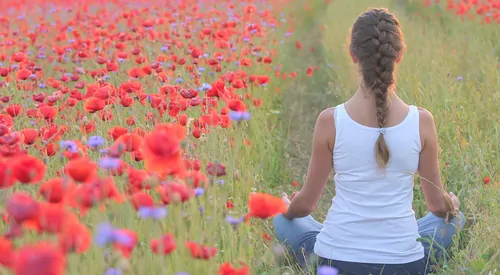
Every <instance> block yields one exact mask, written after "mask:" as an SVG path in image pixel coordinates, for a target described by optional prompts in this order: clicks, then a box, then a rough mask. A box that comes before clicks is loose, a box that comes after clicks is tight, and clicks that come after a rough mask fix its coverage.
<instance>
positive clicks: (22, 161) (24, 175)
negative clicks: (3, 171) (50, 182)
mask: <svg viewBox="0 0 500 275" xmlns="http://www.w3.org/2000/svg"><path fill="white" fill-rule="evenodd" d="M45 171H46V167H45V164H44V163H43V161H41V160H39V159H37V158H35V157H33V156H30V155H21V156H17V157H15V158H14V159H13V160H12V172H13V174H14V177H15V178H16V179H17V180H18V181H20V182H21V183H23V184H28V183H38V182H39V181H41V180H42V179H43V177H44V176H45Z"/></svg>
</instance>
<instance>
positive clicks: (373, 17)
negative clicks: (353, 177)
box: [350, 8, 405, 169]
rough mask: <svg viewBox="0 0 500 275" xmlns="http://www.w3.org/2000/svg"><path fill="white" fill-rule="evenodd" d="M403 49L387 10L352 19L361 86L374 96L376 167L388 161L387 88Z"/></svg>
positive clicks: (369, 12) (354, 52) (354, 50)
mask: <svg viewBox="0 0 500 275" xmlns="http://www.w3.org/2000/svg"><path fill="white" fill-rule="evenodd" d="M404 48H405V45H404V41H403V34H402V32H401V29H400V25H399V22H398V20H397V19H396V17H395V16H394V15H393V14H392V13H390V12H388V11H387V10H386V9H379V8H376V9H370V10H368V11H366V12H364V13H363V14H361V15H360V16H359V17H358V18H357V19H356V21H355V22H354V25H353V28H352V31H351V44H350V50H351V53H352V54H353V55H354V56H355V57H356V58H357V59H358V60H359V68H360V72H361V75H362V78H363V83H364V85H365V86H366V87H367V88H369V89H370V90H371V91H372V93H373V95H374V96H375V104H376V107H377V123H378V127H379V128H380V134H379V137H378V139H377V142H376V144H375V157H376V160H377V164H378V166H379V168H381V169H384V168H385V167H386V165H387V162H389V157H390V152H389V147H388V146H387V143H386V142H385V139H384V127H385V126H386V123H387V116H388V91H389V89H390V88H391V87H392V85H393V84H394V82H395V76H394V71H395V65H396V60H397V59H398V58H399V57H400V56H401V54H402V53H403V51H404Z"/></svg>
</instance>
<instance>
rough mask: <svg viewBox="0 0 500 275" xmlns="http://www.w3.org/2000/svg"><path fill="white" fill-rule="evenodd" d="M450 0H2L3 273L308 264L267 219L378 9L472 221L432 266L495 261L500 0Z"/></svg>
mask: <svg viewBox="0 0 500 275" xmlns="http://www.w3.org/2000/svg"><path fill="white" fill-rule="evenodd" d="M374 2H376V3H374ZM458 2H460V1H458ZM458 2H457V1H449V2H448V3H439V1H398V0H380V1H368V0H359V1H358V0H356V4H353V3H354V2H352V1H347V0H346V1H344V0H334V1H328V0H317V1H307V0H272V1H271V0H261V1H251V0H247V1H228V0H211V1H208V0H186V1H174V0H167V1H145V0H134V1H127V0H110V1H103V0H85V1H67V0H34V1H24V0H23V1H10V0H8V1H7V0H6V1H0V189H1V190H0V214H1V215H2V220H1V221H0V230H1V232H2V237H0V273H1V274H17V275H59V274H107V275H118V274H144V273H146V272H149V273H151V274H177V275H185V274H193V275H194V274H222V275H231V274H238V275H244V274H285V273H287V274H300V271H299V270H297V269H296V268H295V267H294V266H293V264H292V263H290V262H288V261H287V256H286V253H285V251H284V250H283V247H281V246H280V245H278V244H277V242H276V240H275V238H274V236H273V233H272V226H271V224H270V222H269V220H270V218H271V217H273V216H275V215H276V214H278V213H282V212H284V211H286V205H285V204H284V203H283V201H282V200H281V198H280V193H281V192H282V191H286V192H289V191H298V190H300V185H301V183H302V182H303V175H305V172H304V169H306V168H307V160H308V158H309V155H308V150H309V149H308V146H309V145H310V144H308V143H309V141H310V139H311V131H310V128H312V127H313V126H314V120H315V118H316V117H317V115H318V114H319V112H320V111H321V110H322V109H321V108H325V107H329V106H333V105H335V104H338V103H341V101H343V100H345V99H347V98H348V96H349V95H350V94H351V93H352V92H353V91H354V90H353V89H355V86H356V84H357V81H356V75H355V69H354V67H353V66H352V64H350V63H349V61H348V54H347V53H346V51H345V44H346V36H347V33H348V29H349V27H350V24H352V22H353V21H354V19H355V17H356V15H357V14H359V13H361V12H362V11H364V10H365V9H366V8H368V7H370V6H373V5H380V6H386V7H388V8H389V9H392V10H393V12H395V13H396V15H397V16H398V18H400V21H401V22H402V26H403V32H404V33H405V34H406V37H407V44H408V48H409V50H408V53H407V56H405V58H404V61H403V62H402V64H401V68H400V71H399V74H398V92H399V93H400V95H401V97H402V98H403V99H405V100H406V101H408V102H409V103H411V104H416V105H419V106H424V107H425V108H427V109H429V110H430V111H431V112H433V113H434V115H435V117H436V121H437V124H438V125H437V127H438V133H439V135H440V142H441V147H442V153H441V161H442V165H443V170H442V171H443V172H442V173H443V182H444V183H445V184H446V186H447V189H449V191H453V192H454V193H455V194H457V195H458V196H459V197H460V199H461V200H462V211H463V212H464V213H465V214H466V216H467V217H468V218H470V220H471V221H470V226H469V227H467V228H466V229H465V230H464V232H463V234H461V236H460V238H459V240H457V242H456V245H455V246H454V247H453V254H454V257H453V259H452V260H450V262H447V263H446V264H445V265H444V266H443V267H442V268H441V269H440V270H439V271H438V272H441V273H442V274H459V273H460V272H462V273H463V274H479V273H480V272H488V271H492V272H493V270H494V268H498V270H499V272H500V256H499V254H498V251H497V250H495V249H494V248H495V247H497V245H499V244H500V236H499V234H498V232H500V227H499V226H500V221H499V218H498V217H499V216H500V209H499V203H500V201H499V200H500V187H499V184H498V178H497V176H496V173H498V169H499V168H500V167H499V166H500V164H499V161H498V158H499V156H498V154H499V150H500V148H499V145H498V140H499V135H500V134H499V133H500V128H499V125H498V121H500V117H499V113H498V107H497V106H498V104H499V102H498V101H499V100H500V90H499V87H500V84H499V83H498V79H500V40H499V39H500V38H499V37H500V32H499V29H500V28H499V27H500V24H499V22H500V2H498V1H462V2H464V3H458ZM450 3H451V4H450ZM478 10H479V11H478ZM334 18H336V19H338V20H333V19H334ZM485 18H487V19H485ZM311 106H312V107H314V108H312V107H311ZM315 108H317V109H315ZM296 140H300V141H301V142H299V143H294V142H296ZM304 141H305V142H304ZM304 144H306V145H304ZM297 152H300V153H297ZM415 194H416V195H415V196H416V197H415V202H414V205H415V207H414V208H415V212H416V213H417V215H422V214H423V213H424V212H425V202H424V201H423V196H422V194H421V192H420V191H419V190H418V188H417V185H416V191H415ZM332 195H333V188H332V187H329V188H328V190H326V191H325V194H324V195H323V197H324V200H325V201H324V202H323V203H322V204H321V206H320V209H325V208H328V207H329V206H330V204H329V201H330V200H331V197H332ZM317 212H318V213H315V216H317V217H318V218H319V219H320V220H322V217H324V216H322V213H321V211H317ZM324 213H325V214H326V212H324ZM457 272H459V273H457ZM484 274H488V273H484ZM492 274H494V273H492Z"/></svg>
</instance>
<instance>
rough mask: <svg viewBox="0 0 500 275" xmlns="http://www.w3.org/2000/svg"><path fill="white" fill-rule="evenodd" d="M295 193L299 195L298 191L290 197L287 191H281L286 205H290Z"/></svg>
mask: <svg viewBox="0 0 500 275" xmlns="http://www.w3.org/2000/svg"><path fill="white" fill-rule="evenodd" d="M295 195H297V192H293V193H292V195H291V196H290V198H288V195H287V194H286V193H285V192H283V193H281V199H283V202H285V204H286V205H290V203H291V202H292V200H293V198H294V197H295Z"/></svg>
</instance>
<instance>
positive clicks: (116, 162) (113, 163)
mask: <svg viewBox="0 0 500 275" xmlns="http://www.w3.org/2000/svg"><path fill="white" fill-rule="evenodd" d="M118 166H120V159H117V158H110V157H103V158H101V159H100V160H99V167H101V168H103V169H106V170H113V169H116V168H118Z"/></svg>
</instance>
